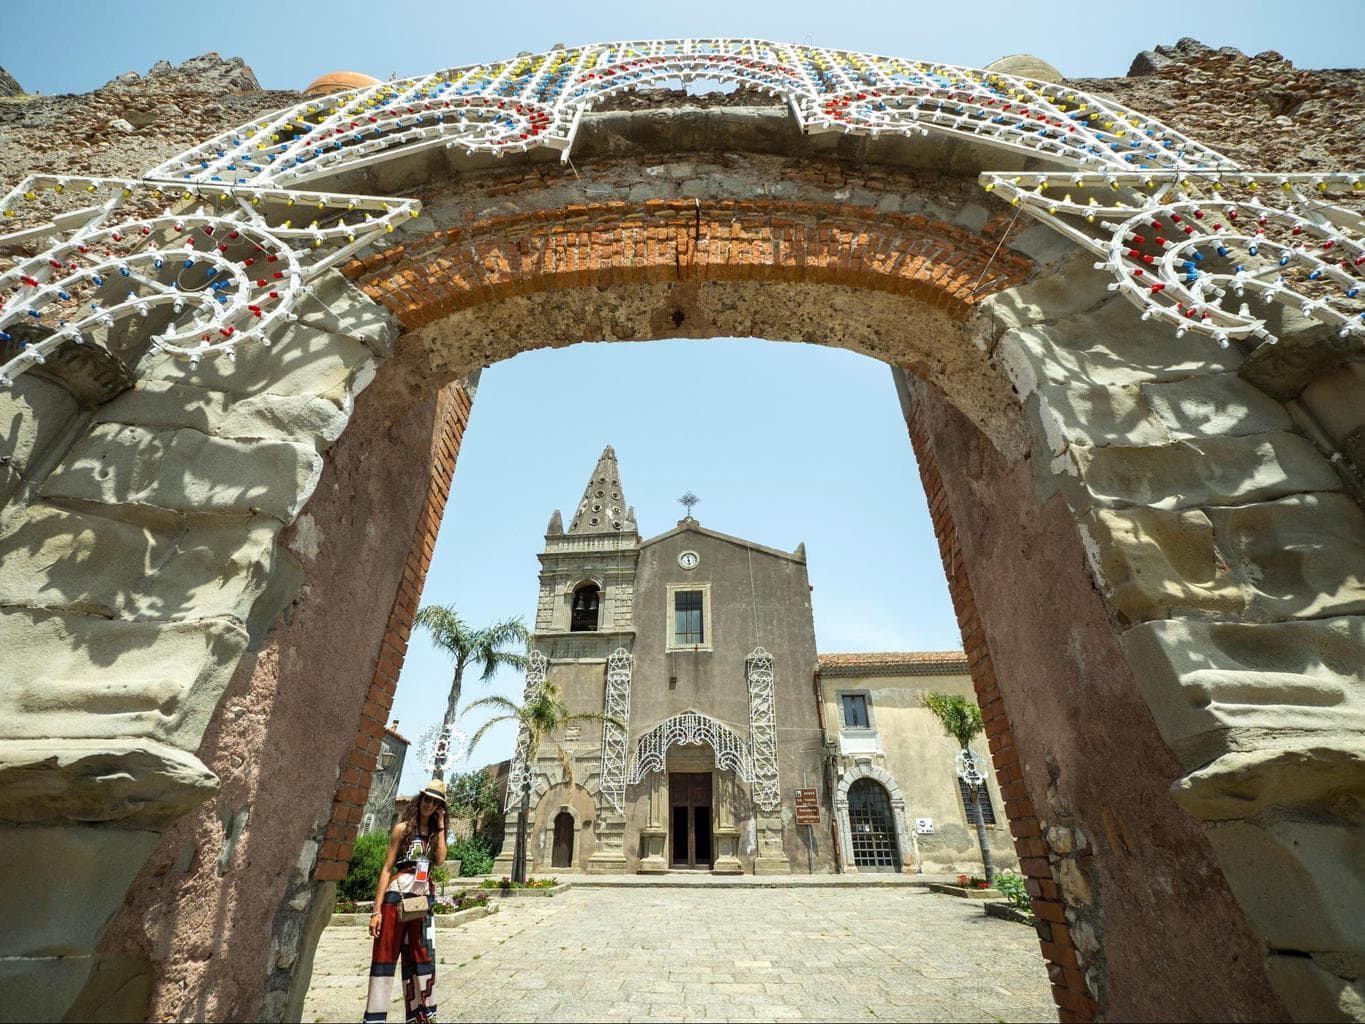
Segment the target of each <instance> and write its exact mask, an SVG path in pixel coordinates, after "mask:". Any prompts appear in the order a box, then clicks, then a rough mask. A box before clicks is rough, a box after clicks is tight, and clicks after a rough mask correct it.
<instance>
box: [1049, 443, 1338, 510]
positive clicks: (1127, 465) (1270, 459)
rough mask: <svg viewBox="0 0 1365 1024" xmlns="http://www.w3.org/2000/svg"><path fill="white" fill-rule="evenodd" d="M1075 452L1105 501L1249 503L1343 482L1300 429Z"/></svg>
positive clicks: (1090, 485)
mask: <svg viewBox="0 0 1365 1024" xmlns="http://www.w3.org/2000/svg"><path fill="white" fill-rule="evenodd" d="M1070 458H1071V459H1072V460H1073V461H1074V463H1075V465H1076V466H1077V468H1078V469H1079V470H1080V474H1081V478H1082V479H1083V480H1084V482H1085V487H1086V489H1087V490H1088V491H1089V493H1090V495H1091V497H1092V498H1093V499H1094V501H1095V503H1096V504H1098V505H1104V506H1109V507H1115V506H1123V505H1144V506H1150V507H1153V508H1167V509H1171V508H1189V507H1191V506H1194V505H1242V504H1249V503H1251V502H1256V501H1268V500H1270V499H1273V498H1280V497H1283V496H1285V495H1287V494H1294V493H1297V492H1300V491H1336V490H1340V489H1341V482H1340V480H1339V479H1338V478H1337V475H1336V473H1335V472H1334V471H1333V470H1332V467H1331V466H1330V465H1328V463H1327V461H1326V460H1325V459H1323V458H1322V456H1320V455H1319V454H1318V452H1317V450H1316V449H1315V448H1314V447H1313V446H1312V445H1311V444H1310V443H1309V442H1308V441H1306V440H1304V439H1303V438H1302V437H1300V436H1299V435H1297V434H1290V433H1284V432H1272V433H1268V434H1256V435H1252V436H1251V437H1210V438H1205V439H1203V440H1197V441H1193V440H1192V441H1180V442H1177V443H1175V444H1168V445H1159V446H1149V447H1141V446H1131V447H1130V446H1125V445H1110V446H1108V447H1104V448H1095V447H1087V446H1082V445H1072V446H1071V448H1070Z"/></svg>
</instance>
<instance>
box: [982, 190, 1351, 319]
mask: <svg viewBox="0 0 1365 1024" xmlns="http://www.w3.org/2000/svg"><path fill="white" fill-rule="evenodd" d="M981 180H982V182H983V184H984V185H985V187H986V188H987V189H988V190H990V191H993V192H994V193H995V194H996V195H998V196H1000V197H1001V198H1003V199H1006V200H1008V201H1009V202H1011V203H1013V204H1014V205H1016V206H1019V207H1020V208H1021V209H1022V210H1023V211H1024V212H1026V213H1028V214H1029V215H1030V216H1032V217H1035V218H1037V219H1038V220H1040V221H1043V222H1044V223H1046V224H1048V225H1049V226H1050V227H1052V228H1054V229H1055V230H1057V231H1060V232H1062V233H1063V234H1065V235H1066V236H1067V237H1069V238H1071V239H1073V240H1075V241H1076V242H1078V243H1079V244H1080V245H1082V246H1084V247H1085V248H1087V249H1089V250H1090V251H1091V252H1093V253H1094V254H1095V255H1096V256H1098V257H1099V262H1096V263H1095V268H1096V269H1097V270H1105V271H1108V272H1109V273H1111V274H1112V275H1113V276H1114V283H1113V284H1111V285H1110V286H1109V287H1110V289H1111V290H1113V291H1118V292H1119V293H1121V294H1122V295H1123V296H1124V297H1125V298H1127V299H1129V300H1130V301H1132V302H1133V303H1134V304H1135V305H1137V306H1138V307H1139V308H1140V309H1142V311H1143V312H1142V318H1143V319H1144V320H1147V319H1151V318H1153V317H1155V318H1158V319H1161V320H1164V321H1166V322H1168V323H1169V324H1171V326H1172V327H1173V328H1174V329H1175V331H1176V333H1177V334H1178V335H1183V334H1184V333H1185V332H1186V331H1189V330H1198V331H1200V332H1201V333H1205V334H1211V335H1212V336H1213V337H1214V338H1215V339H1216V340H1217V341H1218V342H1219V343H1220V344H1222V345H1227V344H1229V343H1230V342H1231V340H1232V339H1237V338H1244V339H1249V338H1256V339H1260V340H1262V341H1266V342H1271V343H1273V342H1275V341H1276V340H1278V339H1277V338H1276V337H1275V335H1274V334H1272V333H1271V331H1270V329H1269V328H1268V327H1267V325H1266V314H1267V313H1268V312H1269V309H1268V307H1267V304H1268V303H1270V302H1272V301H1274V302H1278V303H1281V304H1283V305H1286V306H1290V307H1292V308H1294V309H1296V310H1298V311H1299V312H1301V313H1302V314H1303V315H1304V316H1306V317H1310V318H1312V319H1314V320H1317V321H1319V322H1321V323H1324V324H1327V325H1328V326H1329V327H1333V328H1335V329H1337V331H1338V332H1339V333H1340V334H1341V335H1342V337H1347V336H1349V335H1351V334H1365V217H1362V216H1361V215H1360V213H1358V212H1356V211H1354V210H1351V209H1347V208H1345V207H1343V206H1335V205H1331V204H1329V203H1328V202H1327V201H1326V200H1327V199H1329V198H1339V199H1340V200H1342V201H1350V200H1351V198H1353V197H1361V196H1362V191H1363V188H1365V175H1359V174H1245V173H1240V172H1239V173H1235V174H1199V173H1195V172H1188V173H1185V174H1181V175H1162V176H1160V177H1153V176H1151V175H1144V174H1132V173H1119V174H1114V173H1109V172H1105V173H1103V174H1015V175H1010V174H983V175H982V176H981Z"/></svg>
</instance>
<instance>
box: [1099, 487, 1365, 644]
mask: <svg viewBox="0 0 1365 1024" xmlns="http://www.w3.org/2000/svg"><path fill="white" fill-rule="evenodd" d="M1081 528H1082V530H1083V531H1084V532H1085V534H1086V537H1087V541H1088V543H1087V550H1088V553H1089V557H1090V560H1091V566H1092V569H1093V571H1094V573H1095V576H1096V579H1097V580H1098V581H1099V582H1100V585H1101V587H1103V589H1104V590H1105V594H1106V596H1107V597H1108V598H1109V601H1110V603H1111V605H1113V607H1114V608H1115V609H1117V610H1118V611H1120V612H1122V613H1123V614H1124V615H1126V616H1128V617H1129V618H1130V619H1134V620H1141V619H1153V618H1166V617H1168V616H1170V615H1171V614H1189V613H1195V614H1205V615H1211V616H1224V617H1225V616H1227V615H1228V614H1236V615H1238V616H1240V617H1241V618H1242V620H1243V621H1247V620H1257V621H1263V622H1268V621H1282V620H1286V619H1292V618H1319V617H1322V616H1325V615H1354V614H1359V613H1361V612H1365V514H1362V513H1361V510H1360V507H1359V506H1358V505H1356V504H1355V503H1354V502H1352V501H1351V500H1350V499H1349V498H1347V497H1345V496H1344V495H1340V494H1296V495H1292V496H1290V497H1288V498H1284V499H1281V500H1280V501H1274V502H1262V503H1258V504H1254V505H1242V506H1231V507H1210V508H1207V509H1185V510H1181V511H1176V510H1165V509H1153V508H1138V509H1124V510H1112V509H1097V510H1094V511H1092V512H1091V513H1090V514H1089V515H1088V516H1086V517H1085V518H1084V519H1083V520H1082V521H1081Z"/></svg>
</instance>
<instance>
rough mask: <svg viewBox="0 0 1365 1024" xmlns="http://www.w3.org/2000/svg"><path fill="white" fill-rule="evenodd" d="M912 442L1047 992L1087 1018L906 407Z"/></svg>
mask: <svg viewBox="0 0 1365 1024" xmlns="http://www.w3.org/2000/svg"><path fill="white" fill-rule="evenodd" d="M907 425H908V427H909V430H910V444H911V446H912V447H913V448H914V450H915V459H916V461H917V462H918V464H919V472H920V479H921V481H922V482H923V484H924V493H925V496H926V498H927V499H928V504H929V516H930V519H931V521H932V522H933V526H934V535H935V537H937V538H938V544H939V552H940V554H941V555H942V558H943V570H944V572H945V573H946V574H947V577H948V594H949V596H950V597H951V598H952V602H953V609H954V611H956V613H957V621H958V626H959V628H960V629H961V630H962V650H963V652H964V653H965V654H966V657H967V663H968V666H969V667H970V672H971V676H972V685H973V687H974V689H975V690H976V697H977V703H978V704H979V705H980V706H981V717H982V719H983V721H984V722H985V724H986V738H987V740H988V741H989V743H990V749H991V760H992V763H993V764H994V767H995V773H996V778H997V780H998V781H999V783H1000V786H1001V796H1002V797H1003V798H1004V801H1005V814H1006V816H1007V817H1008V818H1009V824H1010V833H1011V834H1012V835H1013V836H1014V848H1015V851H1016V852H1017V853H1018V855H1019V870H1020V874H1022V875H1024V876H1025V879H1026V882H1025V886H1026V888H1027V889H1028V892H1029V895H1030V896H1031V897H1032V900H1033V912H1034V915H1035V916H1036V918H1037V919H1038V925H1037V928H1038V940H1039V946H1040V948H1041V950H1042V954H1043V958H1044V959H1045V960H1046V961H1047V962H1048V977H1049V979H1050V980H1051V981H1052V995H1053V998H1054V999H1055V1000H1056V1003H1057V1012H1058V1016H1059V1018H1060V1019H1061V1020H1062V1021H1076V1022H1082V1021H1091V1020H1094V1019H1095V1014H1096V1011H1097V1010H1098V1006H1097V1005H1096V1003H1095V1000H1094V999H1092V998H1091V996H1090V992H1089V990H1088V989H1087V987H1086V984H1085V978H1084V976H1083V975H1082V974H1081V972H1080V971H1079V970H1077V967H1078V963H1079V962H1078V960H1077V958H1076V947H1075V945H1074V944H1073V943H1072V941H1071V932H1070V930H1069V929H1068V928H1067V927H1066V926H1065V924H1064V923H1063V922H1065V921H1066V904H1065V903H1064V902H1063V901H1062V896H1061V891H1060V890H1059V889H1058V887H1057V885H1056V883H1054V882H1053V880H1052V865H1051V862H1050V861H1049V860H1048V852H1049V851H1048V846H1047V841H1046V839H1044V838H1043V836H1042V829H1041V828H1040V826H1039V823H1038V816H1037V812H1036V811H1035V809H1034V806H1033V801H1032V800H1030V799H1029V797H1028V794H1027V790H1026V789H1025V788H1024V784H1023V782H1022V779H1023V769H1022V767H1021V765H1020V764H1019V751H1018V748H1017V747H1016V746H1015V745H1014V736H1013V733H1012V729H1011V725H1010V718H1009V713H1008V711H1007V710H1006V708H1005V704H1004V701H1003V699H1002V698H1001V696H1000V691H999V689H998V688H997V687H996V681H995V670H994V668H993V667H992V665H991V652H990V645H989V644H988V643H987V641H986V633H985V630H984V629H983V627H982V623H981V619H980V618H979V616H978V615H977V612H976V601H975V599H974V597H973V596H972V587H971V581H970V580H969V579H968V577H967V567H966V565H965V563H964V562H963V559H962V552H961V549H960V548H959V546H958V542H957V529H956V527H955V526H954V524H953V517H952V513H951V512H950V511H949V508H948V498H947V492H946V491H945V490H944V487H943V479H942V477H941V476H940V474H939V470H938V465H937V463H936V461H935V458H934V455H933V450H932V448H931V447H930V445H929V444H928V439H927V437H926V432H925V426H924V423H923V422H922V419H921V415H920V407H919V406H918V405H915V406H913V407H912V408H911V412H910V418H909V421H908V424H907Z"/></svg>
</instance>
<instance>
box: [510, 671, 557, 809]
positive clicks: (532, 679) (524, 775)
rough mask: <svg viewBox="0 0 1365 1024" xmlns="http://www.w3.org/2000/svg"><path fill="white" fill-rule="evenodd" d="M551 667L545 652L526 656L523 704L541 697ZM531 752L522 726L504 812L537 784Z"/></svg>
mask: <svg viewBox="0 0 1365 1024" xmlns="http://www.w3.org/2000/svg"><path fill="white" fill-rule="evenodd" d="M549 667H550V659H549V658H547V657H545V654H544V652H542V651H530V652H529V653H528V654H527V655H526V685H525V687H523V689H522V693H521V700H522V703H523V704H529V703H530V702H531V701H533V700H534V699H535V698H536V697H537V696H538V695H539V693H540V688H541V687H542V686H544V685H545V673H546V671H547V670H548V669H549ZM530 750H531V734H530V733H529V732H528V731H527V730H526V727H525V726H522V727H521V728H520V729H518V730H517V749H516V751H515V752H514V753H513V754H512V766H511V770H510V771H509V772H508V776H507V805H506V807H505V808H504V810H509V811H510V810H511V809H512V807H513V806H514V805H515V804H516V803H517V801H519V800H520V799H521V792H522V790H523V789H525V788H527V787H528V786H531V785H534V784H535V766H534V765H532V764H530V763H529V758H528V756H527V755H528V754H529V753H530Z"/></svg>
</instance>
